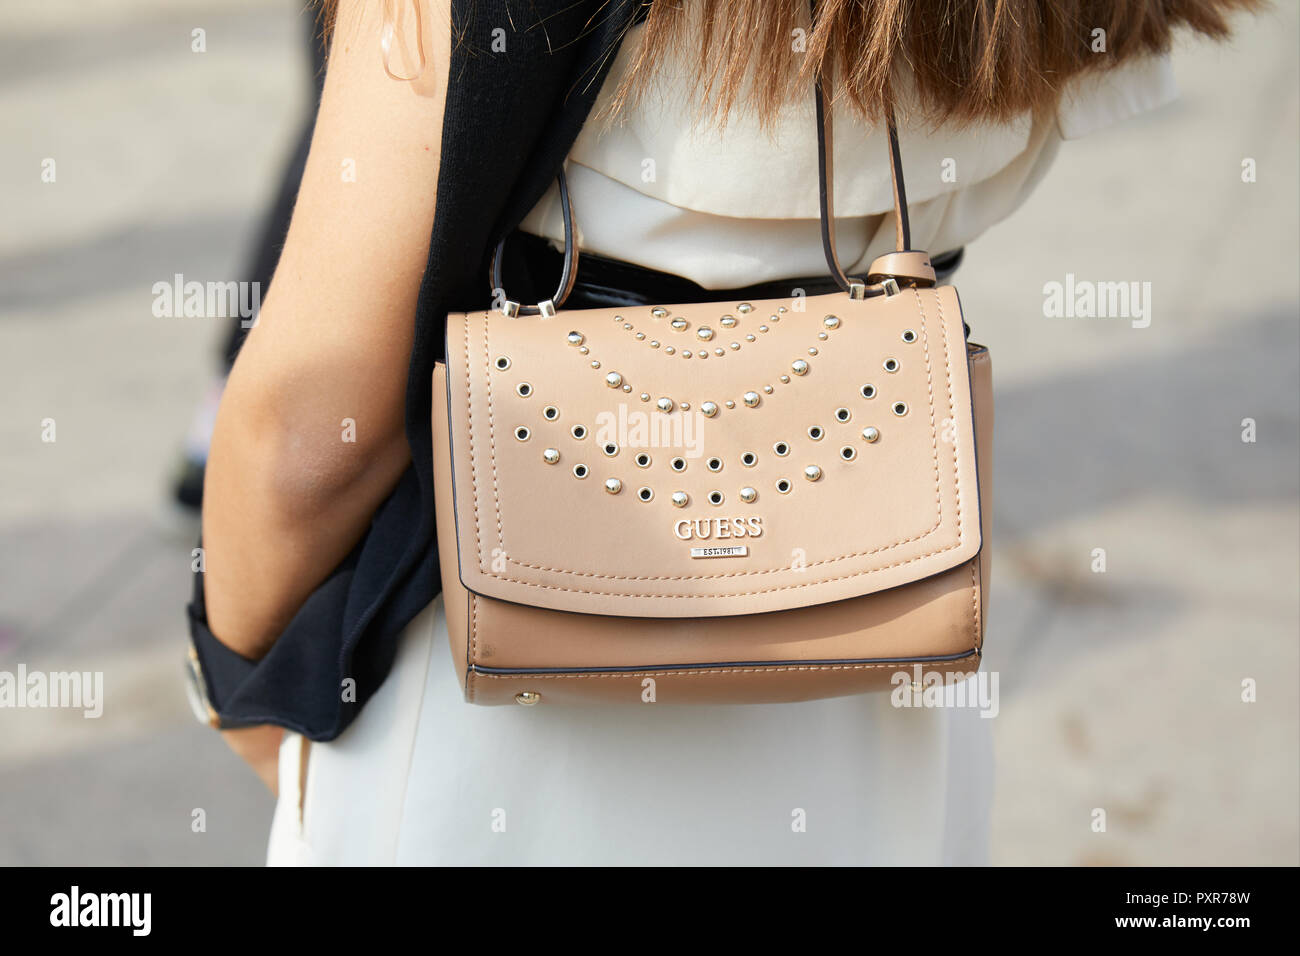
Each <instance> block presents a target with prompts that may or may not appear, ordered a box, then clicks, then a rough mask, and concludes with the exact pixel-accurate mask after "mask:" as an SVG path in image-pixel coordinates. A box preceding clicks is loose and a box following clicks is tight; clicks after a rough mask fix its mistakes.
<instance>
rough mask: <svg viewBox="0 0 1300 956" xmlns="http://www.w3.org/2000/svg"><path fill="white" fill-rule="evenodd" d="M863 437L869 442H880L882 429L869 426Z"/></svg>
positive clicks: (864, 430) (863, 432)
mask: <svg viewBox="0 0 1300 956" xmlns="http://www.w3.org/2000/svg"><path fill="white" fill-rule="evenodd" d="M862 437H863V438H864V439H866V440H867V441H869V442H874V441H879V440H880V429H879V428H877V427H876V426H875V425H868V426H867V427H866V428H864V429H862Z"/></svg>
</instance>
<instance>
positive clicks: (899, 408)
mask: <svg viewBox="0 0 1300 956" xmlns="http://www.w3.org/2000/svg"><path fill="white" fill-rule="evenodd" d="M894 414H895V415H897V416H898V417H899V418H902V417H903V416H904V415H906V414H907V402H894Z"/></svg>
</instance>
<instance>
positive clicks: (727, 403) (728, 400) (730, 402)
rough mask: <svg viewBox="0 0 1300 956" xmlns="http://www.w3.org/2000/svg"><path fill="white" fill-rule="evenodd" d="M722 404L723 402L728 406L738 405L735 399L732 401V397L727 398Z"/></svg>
mask: <svg viewBox="0 0 1300 956" xmlns="http://www.w3.org/2000/svg"><path fill="white" fill-rule="evenodd" d="M722 404H723V405H726V406H727V407H728V408H735V407H736V403H735V402H734V401H732V400H731V399H727V400H726V401H725V402H723V403H722Z"/></svg>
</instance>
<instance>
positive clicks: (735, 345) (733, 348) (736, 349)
mask: <svg viewBox="0 0 1300 956" xmlns="http://www.w3.org/2000/svg"><path fill="white" fill-rule="evenodd" d="M731 351H733V352H739V351H740V343H739V342H732V343H731Z"/></svg>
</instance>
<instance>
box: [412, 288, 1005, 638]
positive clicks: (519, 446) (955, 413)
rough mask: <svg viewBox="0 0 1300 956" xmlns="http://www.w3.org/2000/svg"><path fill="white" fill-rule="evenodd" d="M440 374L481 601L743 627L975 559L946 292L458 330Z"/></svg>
mask: <svg viewBox="0 0 1300 956" xmlns="http://www.w3.org/2000/svg"><path fill="white" fill-rule="evenodd" d="M800 305H802V306H803V308H802V309H798V310H797V311H796V309H797V308H798V306H800ZM446 377H447V390H446V395H445V396H442V395H439V396H435V414H436V415H445V416H446V419H445V421H446V427H447V430H448V435H449V439H450V442H451V455H452V462H453V469H452V470H453V485H454V488H453V494H454V497H455V514H456V528H455V533H456V536H457V552H458V556H459V562H460V577H461V581H462V583H463V584H464V585H465V587H466V588H467V589H469V590H470V591H472V592H475V593H477V594H481V595H486V596H489V597H493V598H499V599H501V600H505V601H512V602H515V603H520V604H527V605H533V606H537V607H546V608H553V609H556V610H564V611H574V612H585V613H597V614H610V615H624V616H638V617H710V616H718V615H733V614H748V613H755V612H761V611H777V610H785V609H788V608H794V607H803V606H807V605H812V604H822V603H827V602H830V601H837V600H843V599H846V598H851V597H857V596H859V595H863V594H869V593H871V592H874V591H879V590H882V589H885V588H892V587H897V586H899V585H902V584H906V583H909V582H911V581H915V580H918V579H920V578H924V577H928V576H930V575H933V574H937V573H939V572H941V571H945V570H947V569H949V568H952V567H954V566H956V565H958V564H960V563H962V562H964V561H967V560H969V559H970V558H972V557H974V556H975V555H976V554H977V553H978V551H979V548H980V520H979V500H978V489H977V487H976V474H975V448H974V428H973V423H972V414H971V391H970V381H969V376H968V369H967V362H966V343H965V335H964V330H963V325H962V317H961V309H960V306H959V304H958V301H957V295H956V293H955V291H954V290H953V289H952V288H951V287H943V288H939V289H922V290H912V289H905V290H903V291H902V292H901V293H900V294H898V295H894V296H889V297H883V296H881V297H874V298H870V299H865V300H858V301H854V300H851V299H850V298H849V297H848V296H846V295H843V294H838V293H837V294H831V295H823V296H815V297H810V298H806V299H795V300H790V299H784V300H769V301H754V302H752V303H710V304H700V303H695V304H690V305H672V306H663V307H654V308H652V307H650V306H632V307H626V308H618V309H593V310H583V311H571V312H561V313H559V314H557V315H555V316H551V317H527V318H514V319H510V318H506V317H504V316H502V315H500V314H499V313H495V312H475V313H470V314H453V315H450V316H448V320H447V376H446ZM661 405H662V406H664V407H667V408H668V409H669V410H668V411H666V412H665V411H661V410H660V407H661ZM438 430H439V431H441V428H439V429H438ZM607 483H608V484H607ZM439 493H442V489H439Z"/></svg>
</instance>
